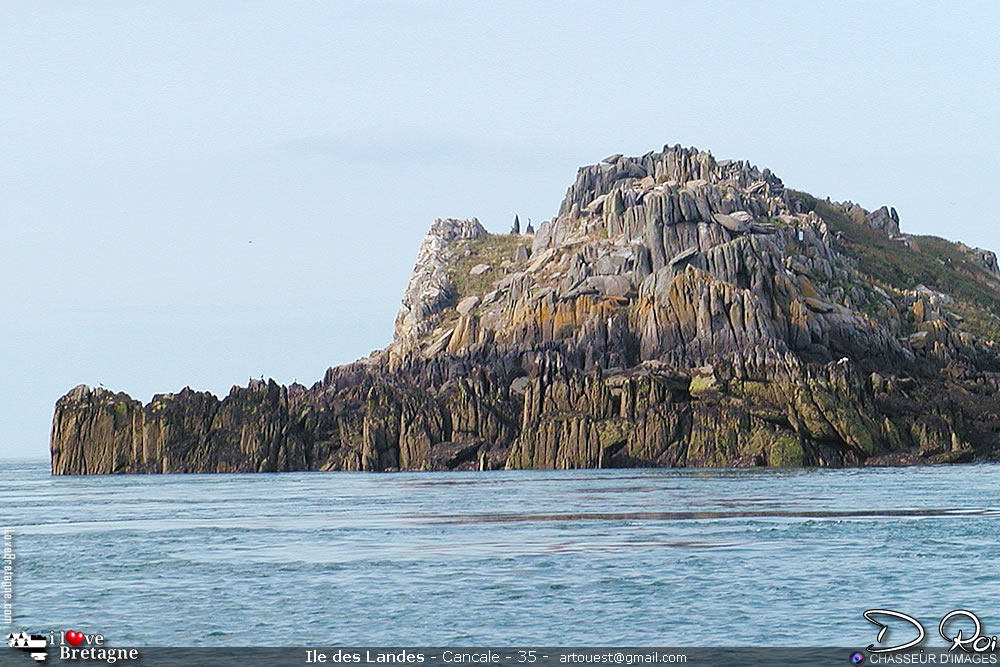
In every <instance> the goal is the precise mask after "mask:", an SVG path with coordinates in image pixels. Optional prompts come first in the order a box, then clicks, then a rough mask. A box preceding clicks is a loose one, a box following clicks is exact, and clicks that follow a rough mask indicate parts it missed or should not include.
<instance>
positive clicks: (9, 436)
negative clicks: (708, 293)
mask: <svg viewBox="0 0 1000 667" xmlns="http://www.w3.org/2000/svg"><path fill="white" fill-rule="evenodd" d="M998 34H1000V4H998V3H956V2H947V3H939V4H932V3H925V2H920V3H917V2H885V3H873V2H863V3H861V2H859V3H846V2H837V3H828V4H818V3H806V2H801V1H797V2H753V3H751V2H677V3H673V2H615V3H597V2H567V3H556V2H544V3H537V2H524V3H509V2H490V3H473V2H467V1H466V2H454V3H432V2H414V3H402V2H398V3H393V2H384V3H376V2H363V3H346V2H333V1H330V2H277V1H274V2H244V1H241V2H202V1H199V2H143V3H135V2H86V3H81V2H73V3H62V2H44V3H42V2H35V1H34V0H32V1H26V2H0V182H2V191H0V229H2V232H3V234H2V240H0V279H2V285H3V287H2V291H0V305H2V313H3V318H2V321H0V343H2V345H0V378H2V383H0V457H4V456H37V457H44V456H47V451H48V434H49V428H50V420H51V411H52V406H53V403H54V402H55V401H56V399H57V398H59V396H61V395H62V394H63V393H65V392H66V391H67V390H68V389H70V388H71V387H73V386H74V385H76V384H78V383H87V384H91V385H96V384H98V383H103V384H104V385H105V386H106V387H110V388H114V389H119V390H124V391H127V392H129V393H130V394H132V396H134V397H136V398H139V399H140V400H142V401H144V402H145V401H148V400H149V399H150V397H151V396H152V394H153V393H154V392H157V391H175V390H178V389H180V388H182V387H184V386H185V385H191V386H193V387H195V388H197V389H208V390H211V391H214V392H216V393H221V394H225V393H227V392H228V390H229V388H230V386H231V385H233V384H236V383H239V384H245V383H246V381H247V379H248V378H249V377H250V376H255V377H256V376H260V375H265V376H269V377H274V378H275V379H277V380H278V381H280V382H285V383H287V382H291V381H292V380H293V379H298V380H299V381H300V382H304V383H306V384H311V383H312V382H313V381H315V380H317V379H319V378H320V377H321V376H322V374H323V371H324V370H325V369H326V368H327V367H328V366H330V365H336V364H340V363H345V362H349V361H352V360H354V359H355V358H357V357H359V356H363V355H365V354H367V353H368V352H369V351H371V350H372V349H375V348H380V347H383V346H384V345H385V344H387V343H388V341H389V340H390V337H391V333H392V321H393V318H394V316H395V312H396V308H397V305H398V303H399V298H400V296H401V294H402V291H403V288H404V286H405V284H406V280H407V277H408V275H409V272H410V270H411V268H412V266H413V260H414V258H415V255H416V249H417V245H418V244H419V241H420V239H421V237H422V236H423V234H424V233H425V231H426V229H427V228H428V226H429V225H430V223H431V222H432V220H433V218H434V217H436V216H463V217H464V216H478V217H479V219H480V220H481V221H483V223H484V224H485V225H486V226H487V227H488V228H490V229H492V230H494V231H504V230H506V229H507V228H508V226H509V224H510V220H511V218H512V217H513V214H514V213H515V212H516V213H518V214H520V216H521V218H522V220H524V219H525V218H527V217H531V218H532V219H533V220H534V221H535V222H536V223H537V222H539V221H541V220H542V219H544V218H547V217H550V216H552V215H553V214H554V213H555V211H556V210H557V207H558V205H559V201H560V200H561V198H562V195H563V193H564V192H565V189H566V187H567V186H568V185H569V184H570V183H571V182H572V180H573V178H574V175H575V173H576V169H577V167H578V166H580V165H583V164H588V163H593V162H596V161H598V160H600V159H601V158H602V157H604V156H605V155H607V154H609V153H615V152H624V153H629V154H641V153H644V152H646V151H648V150H652V149H659V148H660V147H662V146H663V144H665V143H669V144H674V143H681V144H684V145H694V146H698V147H699V148H706V149H710V150H712V152H713V153H714V154H715V155H716V156H717V157H720V158H722V157H734V158H746V159H750V160H752V161H753V162H754V163H756V164H758V165H761V166H767V167H770V168H771V169H772V170H774V171H775V173H777V174H778V175H779V176H781V177H782V178H783V179H784V180H785V183H786V184H787V185H789V186H790V187H795V188H799V189H804V190H807V191H810V192H812V193H814V194H816V195H819V196H827V195H829V196H831V197H833V198H834V199H852V200H854V201H857V202H859V203H861V204H862V205H864V206H866V207H869V208H873V207H877V206H880V205H882V204H884V203H887V204H891V205H894V206H895V207H896V208H897V209H898V210H899V213H900V216H901V218H902V225H903V228H904V230H905V231H909V232H912V233H936V234H939V235H943V236H947V237H950V238H954V239H960V240H964V241H966V242H968V243H971V244H974V245H980V246H984V247H988V248H992V249H1000V239H998V231H997V226H996V220H997V216H998V214H997V210H998V207H997V205H996V203H995V200H994V193H995V191H996V188H995V185H994V184H995V181H996V179H997V178H998V175H1000V157H998V148H1000V129H998V128H1000V123H998V122H997V119H996V112H997V109H998V107H1000V74H998V72H1000V63H998V54H1000V47H998V46H997V43H998V40H997V39H996V36H997V35H998ZM249 241H253V243H249Z"/></svg>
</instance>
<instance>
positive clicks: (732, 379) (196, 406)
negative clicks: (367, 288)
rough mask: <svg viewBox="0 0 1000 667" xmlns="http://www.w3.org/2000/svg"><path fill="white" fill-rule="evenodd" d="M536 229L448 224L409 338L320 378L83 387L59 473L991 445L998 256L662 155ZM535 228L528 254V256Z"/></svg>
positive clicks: (954, 452) (439, 227) (747, 171)
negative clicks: (221, 388)
mask: <svg viewBox="0 0 1000 667" xmlns="http://www.w3.org/2000/svg"><path fill="white" fill-rule="evenodd" d="M531 231H534V236H533V237H531V236H527V235H525V236H521V235H519V234H509V235H490V234H488V233H487V232H486V230H485V229H484V228H483V227H482V225H480V224H479V222H478V221H477V220H474V219H473V220H454V219H439V220H437V221H435V223H434V225H433V226H432V227H431V230H430V232H429V233H428V235H427V237H426V238H425V239H424V241H423V243H422V244H421V247H420V250H419V253H418V258H417V264H416V267H415V268H414V272H413V276H412V278H411V280H410V283H409V285H408V287H407V290H406V293H405V294H404V296H403V301H402V304H401V306H400V310H399V315H398V317H397V319H396V330H395V335H394V339H393V342H392V343H391V344H390V345H389V347H387V348H386V349H385V350H382V351H380V352H377V353H374V354H373V355H372V356H371V357H369V358H367V359H363V360H360V361H358V362H355V363H354V364H349V365H347V366H342V367H338V368H332V369H330V370H329V371H328V372H327V374H326V376H325V377H324V379H323V380H322V381H321V382H318V383H316V384H315V385H313V386H312V387H310V388H306V387H303V386H301V385H292V386H290V387H287V388H285V387H280V386H278V385H277V384H275V383H274V382H268V383H264V382H251V383H250V385H249V386H248V387H246V388H234V389H233V390H232V391H231V392H230V394H229V396H227V397H225V398H224V399H222V400H219V399H217V398H215V397H214V396H211V395H210V394H206V393H199V392H194V391H192V390H190V389H185V390H184V391H182V392H180V393H178V394H161V395H157V396H155V397H154V398H153V400H152V401H151V402H150V403H149V404H148V405H145V406H143V405H141V404H140V403H139V402H138V401H135V400H133V399H131V398H130V397H128V396H126V395H125V394H115V393H112V392H110V391H106V390H103V389H94V390H91V389H88V388H86V387H83V386H81V387H77V388H75V389H74V390H72V391H71V392H70V393H68V394H67V395H66V396H64V397H63V398H61V399H60V400H59V402H58V403H57V405H56V413H55V417H54V422H53V431H52V446H51V447H52V470H53V473H56V474H81V473H83V474H86V473H108V472H194V471H198V472H225V471H284V470H398V469H407V470H424V469H495V468H504V467H506V468H569V467H608V466H734V465H738V466H750V465H772V466H773V465H858V464H866V463H867V464H872V463H914V462H957V461H967V460H973V459H985V458H995V457H996V456H997V453H998V451H1000V441H998V436H997V433H998V431H1000V400H998V399H997V391H998V389H1000V352H998V348H997V346H996V344H995V343H994V341H995V340H997V339H998V336H1000V276H998V274H997V266H996V256H995V255H993V254H992V253H990V252H989V251H983V250H980V249H974V248H969V247H967V246H964V245H961V244H952V243H949V242H946V241H943V240H942V239H936V238H934V237H913V236H908V235H902V236H901V235H900V231H899V216H898V215H897V214H896V212H895V209H891V208H888V207H882V208H879V209H877V210H876V211H873V212H869V211H866V210H865V209H863V208H862V207H860V206H858V205H857V204H853V203H850V202H847V203H844V204H837V203H833V202H829V201H825V202H824V201H821V200H817V199H815V198H812V197H810V196H809V195H806V194H804V193H799V192H795V191H792V190H788V189H787V188H785V186H784V184H783V183H782V181H781V180H780V179H779V178H777V177H776V176H775V175H774V174H772V173H771V172H770V171H769V170H767V169H764V170H760V169H758V168H757V167H755V166H753V165H751V164H749V163H746V162H740V161H730V160H721V161H720V160H715V159H714V158H713V157H712V156H711V154H709V153H707V152H703V151H699V150H697V149H688V148H681V147H679V146H675V147H665V148H664V149H663V151H660V152H653V153H648V154H646V155H643V156H640V157H624V156H622V155H613V156H610V157H608V158H605V160H603V161H602V162H601V163H600V164H597V165H592V166H589V167H584V168H582V169H581V170H580V171H579V172H578V174H577V178H576V181H575V182H574V183H573V185H571V186H570V188H569V190H568V191H567V193H566V197H565V198H564V200H563V203H562V205H561V207H560V209H559V214H558V215H557V216H556V217H555V218H553V219H552V220H549V221H546V222H544V223H542V224H541V225H540V226H539V227H538V229H537V230H534V229H533V230H531ZM529 244H530V246H529Z"/></svg>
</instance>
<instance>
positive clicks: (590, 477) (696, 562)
mask: <svg viewBox="0 0 1000 667" xmlns="http://www.w3.org/2000/svg"><path fill="white" fill-rule="evenodd" d="M998 482H1000V465H995V464H983V465H963V466H951V467H947V466H942V467H912V468H865V469H845V470H798V469H784V470H704V469H703V470H647V469H641V470H637V469H628V470H573V471H569V470H567V471H507V472H455V473H437V472H435V473H389V474H371V473H316V472H312V473H307V472H303V473H284V474H256V475H254V474H221V475H120V476H119V475H107V476H87V477H77V476H70V477H53V476H50V474H49V470H48V465H47V462H44V461H31V462H27V461H20V462H11V461H0V524H2V525H3V526H4V527H5V528H6V529H13V530H8V531H7V532H8V533H9V534H11V535H12V538H11V543H12V545H13V549H14V551H15V553H16V558H15V559H14V561H13V563H14V566H13V591H14V598H13V602H14V604H13V615H14V628H15V629H17V630H27V631H33V632H39V633H48V632H50V631H53V630H56V631H58V630H60V629H70V628H72V629H75V630H80V631H83V632H86V633H102V634H104V636H105V637H107V638H108V641H110V642H113V643H114V644H115V645H118V646H129V645H134V646H156V645H160V646H192V645H194V646H211V645H225V646H276V645H325V646H330V645H354V646H358V645H383V646H431V645H438V646H444V645H463V646H476V645H484V646H485V645H507V646H510V645H536V646H542V645H548V646H574V645H575V646H598V645H619V646H622V645H632V646H635V645H647V646H653V645H659V646H788V645H792V646H818V645H830V646H865V645H868V644H871V643H873V642H874V641H875V635H876V634H877V629H878V628H877V627H875V626H874V625H873V624H871V623H869V622H868V621H867V620H865V619H864V617H863V616H862V614H863V612H864V611H865V610H868V609H876V608H877V609H890V610H898V611H900V612H903V613H905V614H907V615H909V616H912V617H915V618H917V619H919V620H920V622H921V623H922V624H923V625H924V626H925V627H927V628H928V631H927V634H928V638H929V639H930V640H931V642H930V644H931V645H932V646H934V645H939V646H946V644H945V643H944V641H943V640H942V639H940V637H938V635H937V624H938V622H939V621H940V619H941V618H942V617H944V616H945V615H946V614H947V613H948V612H950V611H952V610H954V609H959V608H962V609H967V610H970V611H972V612H974V613H976V614H977V615H978V617H979V618H980V619H981V621H982V623H983V630H984V632H985V633H987V634H998V633H1000V577H998V566H1000V540H998V539H997V536H998V534H1000V483H998ZM904 634H905V632H904ZM911 634H912V633H911Z"/></svg>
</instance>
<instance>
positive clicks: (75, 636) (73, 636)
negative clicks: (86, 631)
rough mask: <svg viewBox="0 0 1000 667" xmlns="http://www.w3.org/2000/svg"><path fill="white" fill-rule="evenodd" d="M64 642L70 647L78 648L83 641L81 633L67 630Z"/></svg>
mask: <svg viewBox="0 0 1000 667" xmlns="http://www.w3.org/2000/svg"><path fill="white" fill-rule="evenodd" d="M66 641H68V642H69V643H70V645H71V646H79V645H80V642H82V641H83V633H82V632H76V631H75V630H67V631H66Z"/></svg>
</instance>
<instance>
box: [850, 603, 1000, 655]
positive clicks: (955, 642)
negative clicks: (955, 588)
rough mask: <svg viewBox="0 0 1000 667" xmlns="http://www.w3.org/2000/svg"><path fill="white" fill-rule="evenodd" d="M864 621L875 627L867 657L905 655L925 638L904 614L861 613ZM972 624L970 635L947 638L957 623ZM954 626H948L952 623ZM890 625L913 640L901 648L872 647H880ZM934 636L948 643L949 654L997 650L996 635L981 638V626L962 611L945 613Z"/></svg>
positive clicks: (916, 623)
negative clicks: (890, 654) (904, 653)
mask: <svg viewBox="0 0 1000 667" xmlns="http://www.w3.org/2000/svg"><path fill="white" fill-rule="evenodd" d="M864 617H865V619H866V620H868V621H869V622H871V623H874V624H875V625H877V626H878V628H879V631H878V635H877V636H876V637H875V644H869V645H868V646H867V650H868V652H869V653H893V652H896V651H905V650H906V649H910V648H914V647H916V646H919V645H920V643H921V642H922V641H924V638H925V637H926V636H927V633H926V631H925V630H924V626H923V625H922V624H921V623H920V621H918V620H917V619H915V618H914V617H912V616H910V615H908V614H904V613H903V612H901V611H893V610H892V609H869V610H868V611H866V612H865V613H864ZM962 619H964V620H966V621H972V624H973V626H974V628H975V629H974V631H973V632H972V634H970V635H968V636H966V635H965V633H964V631H963V630H962V628H957V631H956V633H955V634H954V635H950V634H949V632H948V631H949V626H954V625H957V623H958V621H960V620H962ZM953 621H954V622H955V623H952V622H953ZM890 622H891V623H893V632H894V633H895V631H896V629H897V628H898V627H899V626H901V625H902V626H903V628H904V630H903V632H904V633H905V632H906V631H907V630H909V631H910V632H911V633H912V634H913V635H914V636H913V638H912V639H910V640H909V641H907V642H904V643H902V644H896V645H894V646H881V647H876V644H881V643H882V641H883V640H884V639H885V635H886V632H887V631H888V630H889V623H890ZM938 634H940V635H941V638H942V639H944V640H945V641H947V642H951V646H950V647H948V650H949V651H955V650H957V649H961V650H963V651H965V652H966V653H993V652H995V651H996V650H997V636H996V635H992V636H990V635H984V634H983V624H982V623H981V622H980V620H979V617H978V616H976V615H975V614H973V613H972V612H971V611H968V610H966V609H956V610H954V611H951V612H948V613H947V614H946V615H945V617H944V618H942V619H941V622H940V623H939V624H938Z"/></svg>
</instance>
